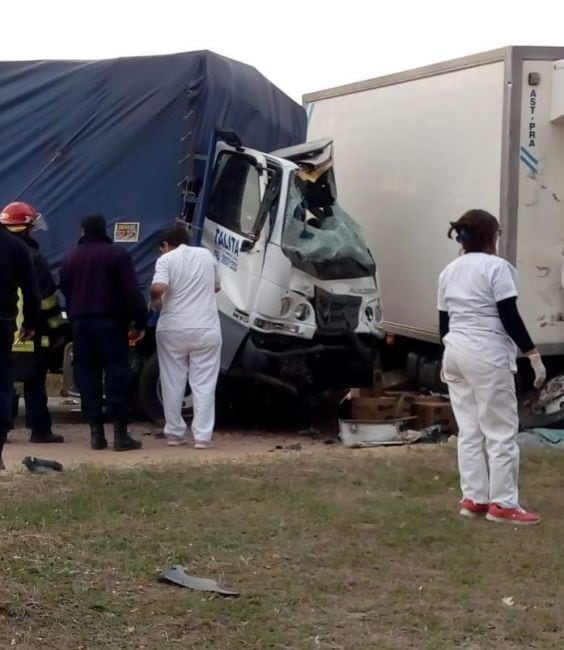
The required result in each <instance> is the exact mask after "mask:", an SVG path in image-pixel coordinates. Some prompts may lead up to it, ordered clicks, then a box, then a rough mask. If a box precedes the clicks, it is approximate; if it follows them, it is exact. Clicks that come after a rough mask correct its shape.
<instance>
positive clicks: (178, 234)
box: [159, 224, 190, 248]
mask: <svg viewBox="0 0 564 650" xmlns="http://www.w3.org/2000/svg"><path fill="white" fill-rule="evenodd" d="M189 240H190V238H189V235H188V230H187V228H186V226H184V225H182V224H178V225H176V226H172V227H170V228H165V229H164V230H163V231H162V232H161V234H160V237H159V246H162V245H163V244H164V243H165V242H166V243H167V244H168V245H169V246H172V247H173V248H176V247H177V246H180V245H182V244H187V243H188V242H189Z"/></svg>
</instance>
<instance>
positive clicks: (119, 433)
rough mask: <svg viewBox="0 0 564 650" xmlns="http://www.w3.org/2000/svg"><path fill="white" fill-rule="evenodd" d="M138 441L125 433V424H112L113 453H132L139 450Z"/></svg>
mask: <svg viewBox="0 0 564 650" xmlns="http://www.w3.org/2000/svg"><path fill="white" fill-rule="evenodd" d="M142 446H143V445H142V443H141V441H140V440H135V439H133V438H132V437H131V436H130V435H129V433H128V431H127V422H116V423H115V424H114V451H133V450H134V449H141V447H142Z"/></svg>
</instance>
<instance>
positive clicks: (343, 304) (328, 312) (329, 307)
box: [313, 287, 362, 335]
mask: <svg viewBox="0 0 564 650" xmlns="http://www.w3.org/2000/svg"><path fill="white" fill-rule="evenodd" d="M361 302H362V298H359V297H358V296H341V295H336V294H334V293H329V291H325V290H324V289H320V288H319V287H316V289H315V294H314V298H313V306H314V309H315V316H316V320H317V327H318V328H319V333H320V334H333V335H336V334H344V333H345V332H347V331H349V332H350V331H352V332H354V331H355V330H356V328H357V326H358V314H359V309H360V305H361Z"/></svg>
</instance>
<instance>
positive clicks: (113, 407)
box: [72, 318, 131, 424]
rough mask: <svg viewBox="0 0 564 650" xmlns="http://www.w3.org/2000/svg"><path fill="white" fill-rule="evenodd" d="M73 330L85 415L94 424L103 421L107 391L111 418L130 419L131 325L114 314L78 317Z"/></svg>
mask: <svg viewBox="0 0 564 650" xmlns="http://www.w3.org/2000/svg"><path fill="white" fill-rule="evenodd" d="M72 334H73V350H74V381H75V383H76V386H77V388H78V390H79V391H80V398H81V401H82V416H83V418H84V419H85V420H86V422H89V423H91V424H95V423H101V422H102V421H103V415H102V407H103V399H104V394H105V396H106V406H107V411H108V415H109V416H110V418H111V419H112V420H113V421H114V422H126V421H127V414H128V403H129V392H130V384H131V373H130V369H129V341H128V338H127V326H126V325H125V324H124V323H123V322H121V321H117V320H115V319H113V318H77V319H76V320H74V321H73V323H72ZM104 389H105V390H104Z"/></svg>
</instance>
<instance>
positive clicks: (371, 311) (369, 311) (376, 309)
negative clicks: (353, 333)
mask: <svg viewBox="0 0 564 650" xmlns="http://www.w3.org/2000/svg"><path fill="white" fill-rule="evenodd" d="M364 315H365V316H366V320H367V321H368V322H369V323H373V322H376V323H379V322H380V321H381V320H382V305H381V304H380V301H379V300H375V301H374V302H371V303H370V304H369V305H367V306H366V309H365V310H364Z"/></svg>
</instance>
